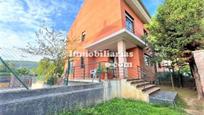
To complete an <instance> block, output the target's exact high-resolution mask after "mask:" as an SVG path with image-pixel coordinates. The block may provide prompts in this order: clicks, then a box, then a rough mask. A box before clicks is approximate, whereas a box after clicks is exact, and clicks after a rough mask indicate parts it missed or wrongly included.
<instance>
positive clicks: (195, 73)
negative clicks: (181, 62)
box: [189, 60, 204, 99]
mask: <svg viewBox="0 0 204 115" xmlns="http://www.w3.org/2000/svg"><path fill="white" fill-rule="evenodd" d="M189 65H190V69H191V72H192V75H193V77H194V79H195V84H196V89H197V92H198V99H201V98H203V97H204V95H203V90H202V86H201V81H200V75H199V73H198V70H197V67H196V64H195V62H194V60H192V61H191V62H189Z"/></svg>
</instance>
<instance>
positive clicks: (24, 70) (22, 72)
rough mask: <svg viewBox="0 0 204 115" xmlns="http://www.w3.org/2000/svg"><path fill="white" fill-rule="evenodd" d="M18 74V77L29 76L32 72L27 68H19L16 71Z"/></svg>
mask: <svg viewBox="0 0 204 115" xmlns="http://www.w3.org/2000/svg"><path fill="white" fill-rule="evenodd" d="M16 72H17V73H18V75H29V74H30V70H29V69H27V68H19V69H17V70H16Z"/></svg>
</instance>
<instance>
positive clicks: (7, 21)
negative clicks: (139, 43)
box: [0, 0, 163, 61]
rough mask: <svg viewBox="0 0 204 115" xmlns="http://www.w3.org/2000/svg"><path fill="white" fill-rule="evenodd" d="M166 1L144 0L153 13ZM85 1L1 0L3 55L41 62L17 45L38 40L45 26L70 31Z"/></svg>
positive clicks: (0, 29)
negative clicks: (40, 30)
mask: <svg viewBox="0 0 204 115" xmlns="http://www.w3.org/2000/svg"><path fill="white" fill-rule="evenodd" d="M162 1H163V0H143V2H144V4H145V6H146V7H147V9H148V11H149V12H150V14H151V15H154V14H155V11H156V9H157V7H158V5H159V4H161V3H162ZM82 4H83V0H0V48H1V49H0V56H2V57H3V58H5V59H9V60H10V59H12V60H20V59H23V60H33V61H38V60H39V59H40V58H41V57H40V56H31V55H27V54H25V53H23V52H20V51H19V50H17V49H16V48H20V47H25V46H26V43H27V42H32V41H34V39H35V35H34V33H35V32H36V31H37V30H38V29H39V28H40V27H41V26H43V25H45V26H47V27H54V28H55V29H57V30H58V31H61V32H63V33H64V34H66V33H67V31H68V30H69V28H70V26H71V24H72V22H73V20H74V19H75V17H76V15H77V12H78V10H79V9H80V7H81V5H82Z"/></svg>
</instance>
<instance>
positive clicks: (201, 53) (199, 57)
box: [193, 50, 204, 92]
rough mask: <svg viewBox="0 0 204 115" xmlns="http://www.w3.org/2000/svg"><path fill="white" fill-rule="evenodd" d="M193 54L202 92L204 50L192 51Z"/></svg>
mask: <svg viewBox="0 0 204 115" xmlns="http://www.w3.org/2000/svg"><path fill="white" fill-rule="evenodd" d="M193 55H194V59H195V63H196V66H197V68H198V73H199V75H200V81H201V85H202V90H203V92H204V50H198V51H194V52H193Z"/></svg>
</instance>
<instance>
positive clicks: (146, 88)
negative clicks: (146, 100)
mask: <svg viewBox="0 0 204 115" xmlns="http://www.w3.org/2000/svg"><path fill="white" fill-rule="evenodd" d="M154 87H156V85H153V84H149V85H145V86H143V87H140V88H139V89H140V90H142V91H147V90H149V89H151V88H154Z"/></svg>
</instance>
